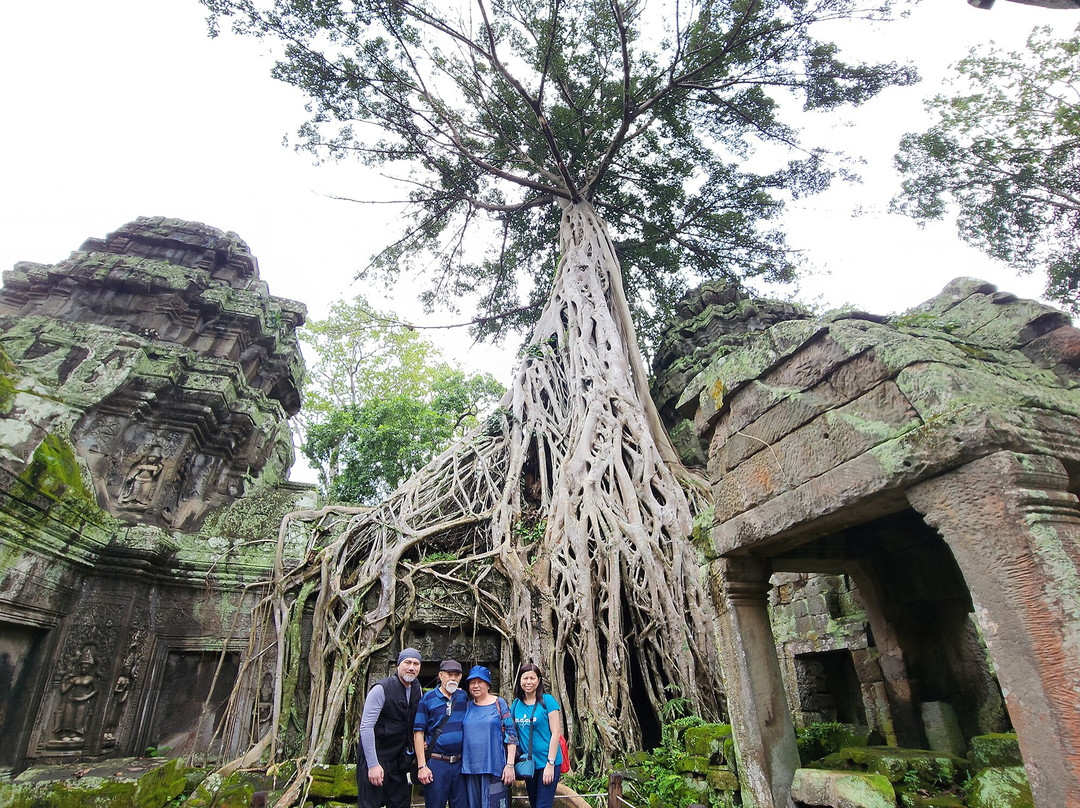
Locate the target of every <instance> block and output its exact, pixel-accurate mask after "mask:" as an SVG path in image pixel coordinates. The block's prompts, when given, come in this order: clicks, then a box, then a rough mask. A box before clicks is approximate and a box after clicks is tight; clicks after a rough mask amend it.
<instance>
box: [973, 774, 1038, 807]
mask: <svg viewBox="0 0 1080 808" xmlns="http://www.w3.org/2000/svg"><path fill="white" fill-rule="evenodd" d="M967 804H968V808H1033V806H1034V805H1035V801H1034V799H1033V798H1032V796H1031V787H1030V786H1029V785H1028V781H1027V776H1026V775H1025V774H1024V768H1023V767H1022V766H1007V767H1004V768H999V769H983V770H982V771H981V772H979V773H978V774H976V775H975V776H974V777H973V778H972V779H971V784H970V786H969V788H968V803H967Z"/></svg>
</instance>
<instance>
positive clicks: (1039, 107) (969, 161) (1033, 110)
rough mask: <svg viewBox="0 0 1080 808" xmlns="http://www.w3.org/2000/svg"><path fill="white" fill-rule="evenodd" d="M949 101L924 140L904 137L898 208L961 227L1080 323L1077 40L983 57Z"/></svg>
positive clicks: (1046, 33) (961, 68) (974, 55)
mask: <svg viewBox="0 0 1080 808" xmlns="http://www.w3.org/2000/svg"><path fill="white" fill-rule="evenodd" d="M953 70H954V75H953V76H952V78H951V85H952V86H951V88H950V91H949V92H948V93H943V94H939V95H937V96H935V97H934V98H933V99H931V100H930V101H929V102H927V108H928V110H929V111H930V112H931V113H932V114H933V115H934V117H935V120H934V123H933V125H932V126H931V127H930V128H929V129H928V130H927V131H925V132H921V133H911V134H907V135H905V136H904V138H903V139H902V140H901V143H900V151H899V153H898V154H897V155H896V164H897V167H898V168H899V169H900V171H901V172H902V173H903V174H904V175H905V179H904V184H903V189H902V192H901V193H900V194H899V195H898V196H897V198H896V199H895V200H894V201H893V206H894V208H895V209H897V210H900V211H902V212H904V213H907V214H909V215H911V216H913V217H914V218H916V219H917V220H919V221H924V222H925V221H928V220H933V219H942V218H944V217H946V216H950V217H951V216H955V217H956V224H957V228H958V230H959V233H960V237H961V238H962V239H963V240H964V241H966V242H968V243H969V244H972V245H974V246H976V247H979V248H981V249H982V250H984V251H986V252H987V253H988V254H989V255H991V256H992V257H994V258H997V259H999V260H1001V261H1005V262H1008V263H1010V264H1012V265H1013V266H1015V267H1016V268H1017V269H1018V270H1020V271H1022V272H1030V271H1033V270H1034V271H1040V272H1043V271H1045V272H1046V275H1047V284H1046V295H1047V297H1049V298H1051V299H1053V300H1057V301H1059V302H1061V303H1063V304H1064V305H1065V306H1067V307H1068V308H1070V309H1071V310H1072V311H1074V312H1076V313H1080V29H1078V30H1077V32H1076V33H1074V34H1073V36H1071V37H1069V38H1056V37H1054V36H1053V35H1052V33H1051V31H1050V29H1049V28H1036V29H1035V30H1034V31H1033V32H1032V34H1031V36H1030V37H1029V38H1028V40H1027V47H1026V49H1025V50H1022V51H1003V50H1001V49H1000V48H997V47H983V48H975V49H972V51H971V52H970V53H969V54H968V56H967V57H966V58H965V59H963V60H961V61H960V62H958V63H957V64H956V65H955V66H954V68H953Z"/></svg>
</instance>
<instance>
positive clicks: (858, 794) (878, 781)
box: [791, 769, 896, 808]
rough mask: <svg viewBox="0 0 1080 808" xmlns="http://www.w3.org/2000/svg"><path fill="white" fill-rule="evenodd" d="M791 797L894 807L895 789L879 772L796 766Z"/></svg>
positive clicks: (844, 806)
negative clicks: (801, 767)
mask: <svg viewBox="0 0 1080 808" xmlns="http://www.w3.org/2000/svg"><path fill="white" fill-rule="evenodd" d="M791 798H792V799H793V800H794V801H795V802H801V803H805V804H806V805H827V806H831V808H896V792H895V791H894V790H893V787H892V784H891V783H890V782H889V780H888V778H886V777H883V776H882V775H880V774H855V773H852V772H839V771H828V770H825V769H796V770H795V779H794V780H793V781H792V783H791Z"/></svg>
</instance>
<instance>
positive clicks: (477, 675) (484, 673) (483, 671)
mask: <svg viewBox="0 0 1080 808" xmlns="http://www.w3.org/2000/svg"><path fill="white" fill-rule="evenodd" d="M473 679H483V680H484V681H485V682H487V683H488V684H489V685H490V684H491V671H489V670H488V669H487V668H485V667H484V666H483V665H474V666H473V667H472V670H470V671H469V675H468V676H466V677H465V681H467V682H468V681H471V680H473Z"/></svg>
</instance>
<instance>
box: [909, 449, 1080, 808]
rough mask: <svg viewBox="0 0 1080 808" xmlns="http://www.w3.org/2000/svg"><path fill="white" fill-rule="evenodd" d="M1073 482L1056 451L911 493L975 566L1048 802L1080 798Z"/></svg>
mask: <svg viewBox="0 0 1080 808" xmlns="http://www.w3.org/2000/svg"><path fill="white" fill-rule="evenodd" d="M1068 485H1069V479H1068V474H1067V473H1066V471H1065V468H1064V466H1063V465H1062V464H1061V463H1060V462H1059V461H1058V460H1057V459H1055V458H1052V457H1048V456H1045V455H1022V454H1016V453H1013V452H998V453H997V454H993V455H989V456H988V457H983V458H980V459H979V460H976V461H974V462H972V463H969V464H967V465H966V466H962V467H961V468H959V469H956V470H955V471H952V472H949V473H947V474H943V475H941V476H940V477H936V478H934V479H932V480H928V481H926V482H924V483H920V484H919V485H917V486H914V487H913V488H911V489H910V490H909V491H908V500H909V501H910V502H911V504H912V505H913V506H914V507H915V509H916V510H918V511H919V512H920V513H922V514H923V515H924V516H925V518H926V521H927V522H928V523H930V524H931V525H933V526H934V527H936V528H937V529H938V530H939V531H940V532H941V534H942V536H943V537H944V539H945V541H946V543H947V544H948V545H949V548H950V549H951V550H952V553H953V556H954V557H955V558H956V562H957V564H958V565H959V566H960V569H961V571H962V572H963V573H964V578H965V580H966V581H967V585H968V588H969V589H970V590H971V598H972V601H973V602H974V604H975V614H976V617H977V618H978V621H979V625H980V626H981V627H982V631H983V634H984V636H985V639H986V644H987V647H988V648H989V650H990V657H991V659H992V660H993V662H994V666H995V668H996V669H997V674H998V680H999V681H1000V683H1001V687H1002V690H1003V692H1004V694H1005V703H1006V705H1007V706H1008V709H1009V717H1010V719H1011V720H1012V723H1013V726H1014V727H1015V728H1016V731H1017V735H1018V736H1019V740H1020V751H1021V753H1022V754H1023V756H1024V767H1025V768H1026V770H1027V775H1028V780H1029V781H1030V783H1031V791H1032V795H1033V796H1034V798H1035V804H1036V805H1037V806H1039V807H1040V808H1058V806H1062V805H1070V804H1073V801H1075V799H1076V795H1077V794H1080V675H1078V673H1077V672H1078V671H1080V508H1078V506H1077V499H1076V496H1075V495H1073V494H1071V493H1069V491H1068Z"/></svg>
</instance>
